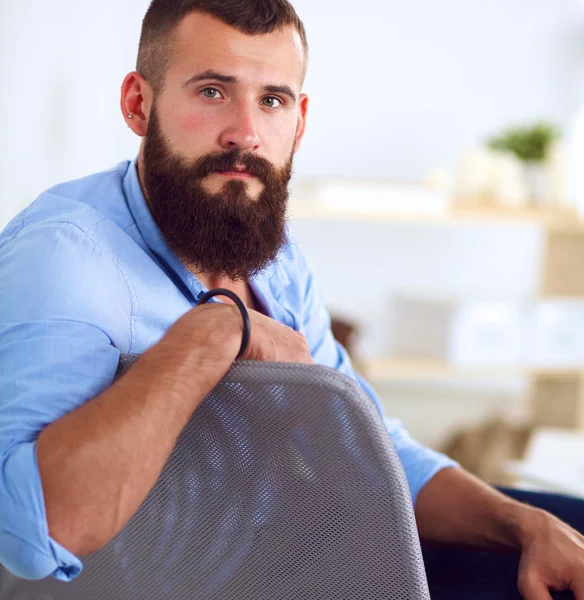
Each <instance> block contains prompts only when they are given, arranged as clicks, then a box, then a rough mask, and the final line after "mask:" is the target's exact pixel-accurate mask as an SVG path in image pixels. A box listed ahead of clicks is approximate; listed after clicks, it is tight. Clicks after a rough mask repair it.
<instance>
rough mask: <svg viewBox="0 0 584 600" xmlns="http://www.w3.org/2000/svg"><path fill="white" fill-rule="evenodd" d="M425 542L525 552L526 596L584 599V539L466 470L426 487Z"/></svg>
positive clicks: (421, 509) (420, 514)
mask: <svg viewBox="0 0 584 600" xmlns="http://www.w3.org/2000/svg"><path fill="white" fill-rule="evenodd" d="M415 512H416V520H417V523H418V529H419V532H420V537H421V538H422V539H423V540H426V541H430V542H436V543H447V544H461V545H468V546H475V547H479V548H491V549H495V550H500V549H506V550H515V551H518V552H521V563H520V567H519V578H518V587H519V591H520V592H521V594H522V595H523V597H524V598H525V599H526V600H551V595H550V592H549V590H557V591H562V590H568V589H570V590H572V591H573V592H574V595H575V597H576V600H584V537H583V536H582V535H580V534H579V533H578V532H576V531H574V530H573V529H572V528H571V527H569V526H568V525H566V524H565V523H562V522H561V521H560V520H559V519H556V518H555V517H554V516H552V515H550V514H549V513H546V512H545V511H543V510H540V509H537V508H534V507H531V506H528V505H526V504H522V503H520V502H517V501H516V500H513V499H511V498H508V497H506V496H505V495H503V494H501V493H500V492H498V491H496V490H495V489H493V488H492V487H490V486H488V485H487V484H485V483H483V482H482V481H480V480H478V479H477V478H476V477H474V476H472V475H470V474H469V473H467V472H466V471H463V470H462V469H446V470H444V471H441V472H440V473H438V474H437V475H436V476H435V477H434V478H433V479H431V480H430V482H429V483H428V484H427V485H426V486H424V488H423V489H422V490H421V492H420V494H419V496H418V501H417V502H416V508H415Z"/></svg>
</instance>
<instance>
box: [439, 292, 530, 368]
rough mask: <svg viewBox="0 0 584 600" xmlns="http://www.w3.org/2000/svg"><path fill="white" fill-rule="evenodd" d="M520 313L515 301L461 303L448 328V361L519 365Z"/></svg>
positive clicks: (520, 351) (520, 350)
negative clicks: (449, 331)
mask: <svg viewBox="0 0 584 600" xmlns="http://www.w3.org/2000/svg"><path fill="white" fill-rule="evenodd" d="M524 311H525V309H524V307H523V306H522V305H521V304H520V303H518V302H506V301H480V302H466V303H463V304H461V305H460V306H459V308H458V310H457V312H456V314H455V318H454V322H453V325H452V335H451V338H450V345H449V360H450V361H451V362H452V363H454V364H460V365H468V366H471V365H477V366H481V365H487V366H510V367H515V366H518V365H519V364H520V363H521V362H522V349H523V322H524V321H523V316H524Z"/></svg>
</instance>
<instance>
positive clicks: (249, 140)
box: [221, 106, 260, 152]
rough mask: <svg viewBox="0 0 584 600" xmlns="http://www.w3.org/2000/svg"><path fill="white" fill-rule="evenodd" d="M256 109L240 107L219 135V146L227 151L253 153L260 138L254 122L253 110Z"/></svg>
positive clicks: (258, 144)
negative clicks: (234, 150)
mask: <svg viewBox="0 0 584 600" xmlns="http://www.w3.org/2000/svg"><path fill="white" fill-rule="evenodd" d="M254 108H255V109H256V110H257V107H250V106H241V107H240V108H239V110H237V112H236V113H235V114H234V115H233V120H232V122H231V123H230V124H229V126H228V127H227V128H226V129H225V130H224V131H223V133H222V134H221V146H222V147H223V148H225V149H227V150H233V149H235V148H237V149H238V150H241V151H244V152H253V151H255V150H257V149H258V148H259V147H260V138H259V134H258V131H257V127H256V124H255V122H254V115H253V110H254Z"/></svg>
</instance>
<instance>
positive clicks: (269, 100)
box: [262, 96, 282, 108]
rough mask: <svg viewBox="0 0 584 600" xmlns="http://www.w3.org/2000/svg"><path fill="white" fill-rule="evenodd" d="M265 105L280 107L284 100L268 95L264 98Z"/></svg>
mask: <svg viewBox="0 0 584 600" xmlns="http://www.w3.org/2000/svg"><path fill="white" fill-rule="evenodd" d="M262 103H263V105H264V106H267V107H268V108H279V107H280V106H282V101H281V100H280V98H276V96H267V97H266V98H264V99H263V100H262Z"/></svg>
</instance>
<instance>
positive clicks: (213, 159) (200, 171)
mask: <svg viewBox="0 0 584 600" xmlns="http://www.w3.org/2000/svg"><path fill="white" fill-rule="evenodd" d="M241 167H245V172H246V173H249V174H250V175H253V176H255V177H257V178H258V179H259V180H260V181H262V182H264V183H265V182H267V181H269V180H270V179H272V180H273V179H279V178H280V171H279V170H278V169H277V168H276V167H275V166H274V165H273V164H272V163H271V162H270V161H269V160H267V159H265V158H263V157H261V156H256V155H254V154H249V153H242V152H241V151H240V150H233V151H230V152H213V153H211V154H207V155H205V156H203V157H201V158H199V159H198V160H197V161H196V162H195V164H194V165H193V169H192V175H193V176H194V177H195V178H197V179H203V178H204V177H207V176H208V175H211V173H214V172H216V171H237V170H240V169H241Z"/></svg>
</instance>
